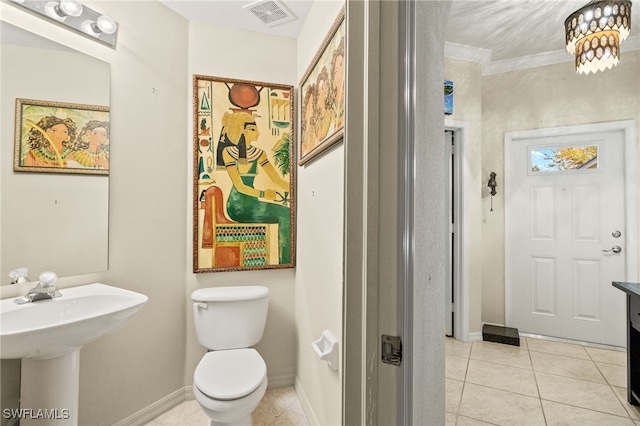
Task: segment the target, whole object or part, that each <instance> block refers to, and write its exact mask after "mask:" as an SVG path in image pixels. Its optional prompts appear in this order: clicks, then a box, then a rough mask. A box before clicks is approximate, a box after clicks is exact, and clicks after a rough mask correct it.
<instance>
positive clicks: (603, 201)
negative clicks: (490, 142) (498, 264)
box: [505, 128, 636, 346]
mask: <svg viewBox="0 0 640 426" xmlns="http://www.w3.org/2000/svg"><path fill="white" fill-rule="evenodd" d="M552 133H554V132H552ZM555 133H557V134H555V135H554V134H549V133H548V132H547V134H545V132H544V131H543V132H542V134H541V135H535V134H531V135H529V136H527V137H516V138H508V139H509V141H508V142H509V143H506V142H505V191H506V192H505V207H506V209H505V224H506V227H505V232H506V235H505V248H506V253H505V265H506V266H505V273H506V276H505V280H506V288H507V293H510V297H508V298H507V301H506V303H507V325H509V326H511V327H516V328H518V330H519V331H520V332H524V333H531V334H539V335H545V336H552V337H559V338H566V339H572V340H578V341H584V342H593V343H600V344H608V345H616V346H625V344H626V319H625V316H626V308H625V297H624V293H622V292H621V291H620V290H617V289H616V288H614V287H613V286H612V285H611V282H612V281H626V280H627V279H628V277H627V262H628V256H627V254H628V246H629V245H632V246H633V245H634V243H633V241H635V238H636V236H635V235H628V229H627V220H628V218H627V214H626V212H627V205H626V203H627V200H626V194H627V193H626V184H627V183H626V170H625V169H626V167H625V155H627V154H631V153H626V154H625V146H626V144H625V132H624V131H622V130H599V131H589V132H581V131H579V130H576V129H575V128H574V129H573V130H572V131H569V132H568V133H566V132H561V131H560V132H555ZM632 228H634V227H632ZM627 242H629V244H628V243H627ZM634 261H635V260H634Z"/></svg>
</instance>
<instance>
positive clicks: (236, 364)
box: [193, 348, 267, 401]
mask: <svg viewBox="0 0 640 426" xmlns="http://www.w3.org/2000/svg"><path fill="white" fill-rule="evenodd" d="M266 376H267V366H266V364H265V363H264V360H263V359H262V357H261V356H260V354H259V353H258V351H256V350H255V349H252V348H244V349H231V350H225V351H212V352H208V353H207V354H206V355H205V356H204V357H203V358H202V360H201V361H200V363H199V364H198V366H197V367H196V371H195V372H194V374H193V384H194V385H195V386H196V387H197V388H198V389H199V390H200V391H201V392H202V393H203V394H205V395H207V396H208V397H209V398H213V399H218V400H223V401H229V400H234V399H239V398H242V397H245V396H247V395H249V394H250V393H251V392H253V391H255V390H256V389H257V388H258V387H259V386H260V385H261V384H262V383H263V382H264V381H265V378H266Z"/></svg>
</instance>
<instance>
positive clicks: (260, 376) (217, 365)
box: [191, 286, 269, 426]
mask: <svg viewBox="0 0 640 426" xmlns="http://www.w3.org/2000/svg"><path fill="white" fill-rule="evenodd" d="M268 296H269V289H267V288H266V287H262V286H244V287H213V288H203V289H199V290H196V291H194V292H193V293H192V294H191V299H192V300H193V315H194V322H195V328H196V334H197V336H198V341H199V342H200V344H201V345H202V346H204V347H206V348H207V349H208V350H209V352H207V353H206V354H205V355H204V357H202V359H201V360H200V363H198V366H197V367H196V370H195V371H194V373H193V394H194V396H195V399H196V401H197V402H198V404H199V405H200V407H201V408H202V410H203V411H204V412H205V413H206V414H207V416H209V418H210V419H211V426H222V425H228V426H250V425H251V424H252V422H251V413H252V412H253V410H255V409H256V408H257V407H258V405H259V404H260V400H261V399H262V397H263V396H264V393H265V391H266V390H267V366H266V364H265V362H264V360H263V359H262V357H261V356H260V354H259V353H258V351H256V350H255V349H253V348H251V346H253V345H255V344H256V343H258V342H259V341H260V339H262V335H263V333H264V327H265V323H266V319H267V311H268V306H269V300H268Z"/></svg>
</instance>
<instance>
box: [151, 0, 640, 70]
mask: <svg viewBox="0 0 640 426" xmlns="http://www.w3.org/2000/svg"><path fill="white" fill-rule="evenodd" d="M160 1H161V2H162V3H164V4H165V5H166V6H168V7H169V8H171V9H173V10H174V11H176V12H177V13H178V14H180V15H182V16H184V17H185V18H187V19H190V20H193V21H198V22H203V23H208V24H212V25H219V26H227V27H233V28H238V29H243V30H249V31H256V32H260V33H265V34H272V35H277V36H283V37H290V38H296V37H297V36H298V34H299V32H300V29H301V27H302V25H303V24H304V21H305V19H306V17H307V14H308V13H309V9H310V8H311V6H312V3H313V1H314V0H279V1H280V3H282V4H283V5H284V6H285V7H286V8H288V9H289V10H290V11H291V12H292V13H293V15H295V16H296V17H297V19H296V20H294V21H292V22H288V23H284V24H281V25H278V26H274V27H272V28H269V27H267V26H266V25H265V24H264V23H263V22H262V21H261V20H260V19H258V18H257V17H256V16H255V15H253V14H252V13H251V12H250V11H249V10H248V9H246V8H245V7H244V6H246V5H248V4H252V3H255V0H249V1H245V0H160ZM316 1H327V0H316ZM418 1H421V0H418ZM587 2H588V0H536V1H533V0H471V1H469V0H454V1H453V5H452V8H451V14H450V19H449V22H448V24H447V32H446V40H447V41H448V42H450V43H456V44H460V45H464V46H471V47H475V48H480V49H486V50H489V51H490V53H491V58H490V60H491V61H502V60H508V59H514V58H519V57H522V56H530V55H536V54H542V53H545V52H550V51H559V50H562V49H564V32H563V31H564V19H565V18H566V17H567V16H568V15H570V14H571V13H572V12H573V11H575V10H577V9H578V8H580V7H581V6H582V5H584V4H586V3H587ZM632 13H633V15H632V19H631V22H632V24H635V25H632V29H631V37H633V36H637V35H638V33H639V27H640V4H639V5H637V6H636V7H632ZM516 41H517V42H516Z"/></svg>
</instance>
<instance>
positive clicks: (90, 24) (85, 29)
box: [11, 0, 118, 48]
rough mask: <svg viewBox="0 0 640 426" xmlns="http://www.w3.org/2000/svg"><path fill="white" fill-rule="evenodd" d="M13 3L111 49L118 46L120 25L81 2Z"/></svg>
mask: <svg viewBox="0 0 640 426" xmlns="http://www.w3.org/2000/svg"><path fill="white" fill-rule="evenodd" d="M11 3H13V4H14V5H16V6H20V7H23V8H25V9H27V10H28V11H30V12H32V13H35V14H37V15H40V16H42V17H45V18H47V19H49V20H51V21H53V22H55V23H57V24H59V25H62V26H64V27H67V28H69V29H71V30H73V31H76V32H79V33H80V34H82V35H85V36H90V37H91V39H93V40H96V41H99V42H101V43H104V44H106V45H107V46H109V47H112V48H115V46H116V39H117V35H118V23H117V22H116V21H115V20H114V19H113V18H112V17H110V16H109V15H105V14H102V13H99V12H96V11H95V10H93V9H91V8H89V7H87V6H83V5H82V3H80V1H79V0H11Z"/></svg>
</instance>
